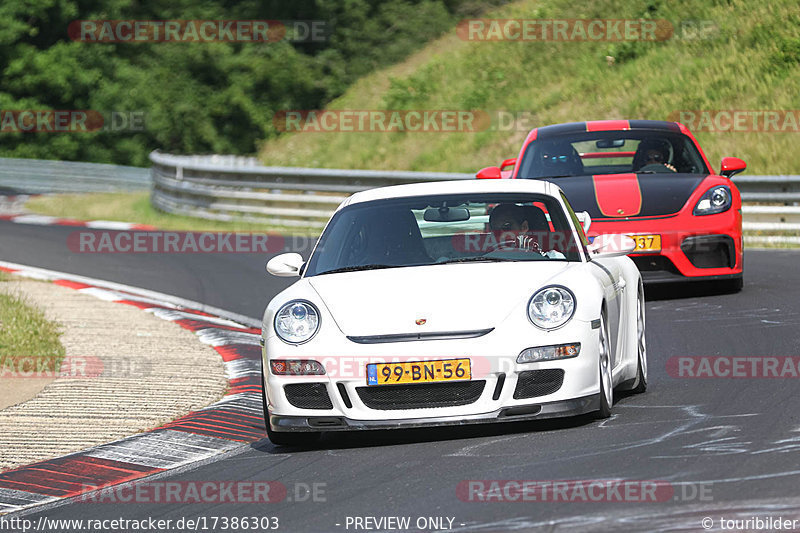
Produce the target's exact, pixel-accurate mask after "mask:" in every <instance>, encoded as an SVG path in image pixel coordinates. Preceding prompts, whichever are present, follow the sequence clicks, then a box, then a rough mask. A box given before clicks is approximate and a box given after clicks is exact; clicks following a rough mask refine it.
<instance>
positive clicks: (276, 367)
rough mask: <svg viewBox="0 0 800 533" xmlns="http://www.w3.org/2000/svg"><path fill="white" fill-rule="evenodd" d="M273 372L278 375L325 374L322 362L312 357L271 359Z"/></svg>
mask: <svg viewBox="0 0 800 533" xmlns="http://www.w3.org/2000/svg"><path fill="white" fill-rule="evenodd" d="M269 364H270V368H271V369H272V373H273V374H275V375H278V376H321V375H323V374H325V367H323V366H322V363H319V362H317V361H314V360H312V359H281V360H278V361H270V363H269Z"/></svg>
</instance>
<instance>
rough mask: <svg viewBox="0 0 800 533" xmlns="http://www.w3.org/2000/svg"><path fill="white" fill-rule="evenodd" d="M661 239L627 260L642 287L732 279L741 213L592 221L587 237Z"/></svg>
mask: <svg viewBox="0 0 800 533" xmlns="http://www.w3.org/2000/svg"><path fill="white" fill-rule="evenodd" d="M608 233H622V234H626V235H660V236H661V250H660V251H654V252H645V253H634V254H631V255H630V257H631V259H633V261H634V262H635V263H636V265H637V266H638V267H639V270H640V271H641V273H642V279H643V281H645V282H646V283H667V282H674V281H690V280H714V279H720V280H722V279H736V278H741V277H742V270H743V256H742V212H741V210H740V209H734V208H731V209H729V210H728V211H726V212H724V213H719V214H716V215H705V216H694V215H692V214H691V211H690V210H682V211H681V212H680V213H678V214H676V215H673V216H669V217H662V218H646V219H635V218H631V219H626V220H607V219H599V220H593V221H592V224H591V226H590V228H589V231H588V234H589V238H592V237H594V236H596V235H600V234H608Z"/></svg>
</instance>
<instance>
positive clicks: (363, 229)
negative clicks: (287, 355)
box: [305, 193, 580, 276]
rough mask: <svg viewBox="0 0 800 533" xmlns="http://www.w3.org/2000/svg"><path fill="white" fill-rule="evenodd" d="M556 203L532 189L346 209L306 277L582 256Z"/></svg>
mask: <svg viewBox="0 0 800 533" xmlns="http://www.w3.org/2000/svg"><path fill="white" fill-rule="evenodd" d="M579 246H580V245H579V244H578V243H577V242H576V240H575V237H574V234H573V229H572V227H571V226H570V224H569V222H568V217H567V215H566V213H565V212H564V209H563V208H562V206H561V204H559V203H558V201H557V200H556V199H555V198H552V197H550V196H546V195H536V194H497V193H481V194H469V195H447V196H444V195H437V196H425V197H419V196H417V197H409V198H397V199H387V200H377V201H371V202H362V203H356V204H353V205H351V206H347V207H345V208H344V209H342V210H341V211H339V212H338V213H336V215H335V216H334V217H333V219H332V220H331V222H330V224H329V225H328V227H327V228H326V230H325V232H324V233H323V235H322V237H321V238H320V242H319V245H318V246H317V249H316V250H315V251H314V254H313V255H312V256H311V258H310V259H309V262H308V267H307V268H306V272H305V275H306V276H315V275H320V274H329V273H334V272H348V271H355V270H370V269H379V268H391V267H405V266H421V265H435V264H448V263H467V262H502V261H580V253H579Z"/></svg>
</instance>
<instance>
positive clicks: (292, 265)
mask: <svg viewBox="0 0 800 533" xmlns="http://www.w3.org/2000/svg"><path fill="white" fill-rule="evenodd" d="M303 263H304V261H303V256H302V255H300V254H298V253H294V252H292V253H288V254H281V255H276V256H275V257H273V258H272V259H270V260H269V262H268V263H267V272H269V273H270V274H272V275H273V276H278V277H281V278H291V277H293V276H299V275H300V268H302V266H303Z"/></svg>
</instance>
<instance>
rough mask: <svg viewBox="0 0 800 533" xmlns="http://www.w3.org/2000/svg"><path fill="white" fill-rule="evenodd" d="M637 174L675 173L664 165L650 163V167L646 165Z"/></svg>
mask: <svg viewBox="0 0 800 533" xmlns="http://www.w3.org/2000/svg"><path fill="white" fill-rule="evenodd" d="M636 172H656V173H668V172H675V171H674V170H672V169H671V168H669V167H668V166H667V165H665V164H664V163H650V164H649V165H645V166H643V167H642V168H640V169H639V170H637V171H636Z"/></svg>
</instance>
